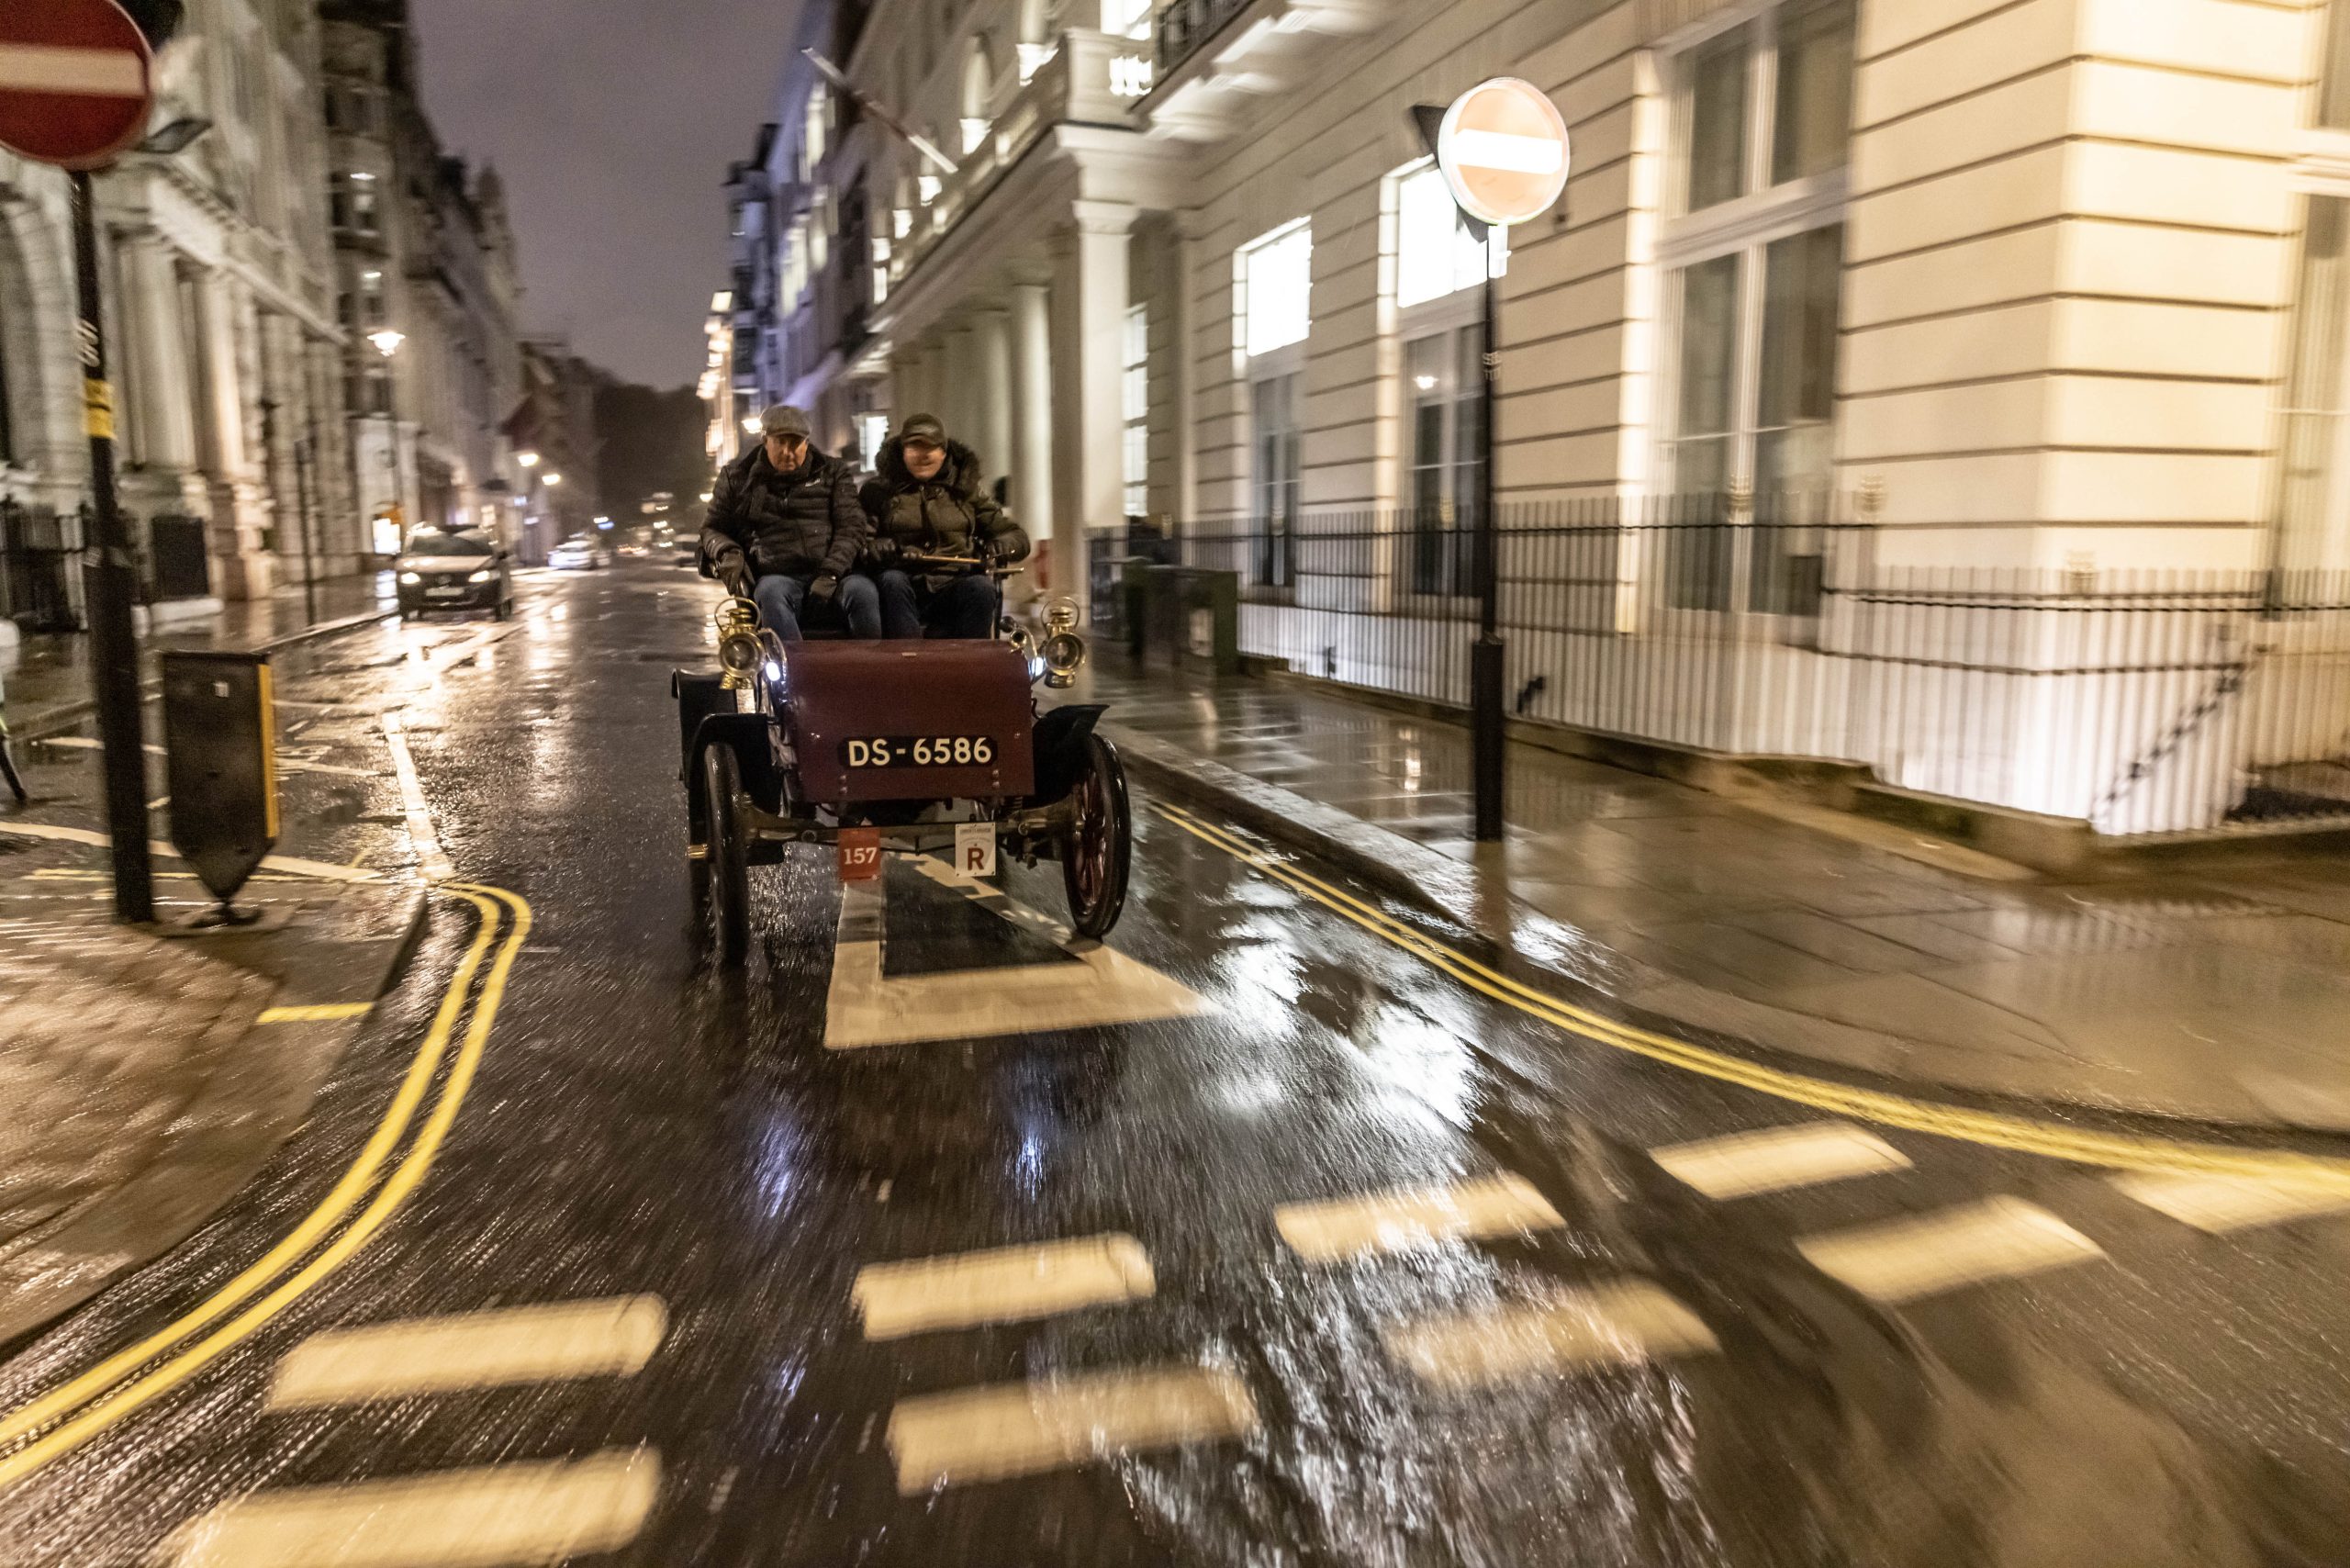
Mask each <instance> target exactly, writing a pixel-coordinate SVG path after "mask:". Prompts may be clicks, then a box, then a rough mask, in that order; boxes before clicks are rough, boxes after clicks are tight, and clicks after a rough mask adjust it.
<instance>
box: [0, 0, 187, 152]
mask: <svg viewBox="0 0 2350 1568" xmlns="http://www.w3.org/2000/svg"><path fill="white" fill-rule="evenodd" d="M150 64H151V57H150V55H149V53H148V50H147V39H145V38H144V37H143V36H142V35H141V34H140V31H139V26H138V24H137V23H135V22H133V21H132V20H131V19H130V17H129V15H128V14H127V13H126V12H125V11H124V10H123V8H122V7H121V6H117V5H116V4H115V0H0V147H6V148H7V149H8V150H9V151H13V152H17V153H21V154H23V155H24V156H25V157H27V158H30V159H32V160H33V161H34V162H39V163H54V164H57V165H58V166H60V167H61V168H66V169H95V168H97V167H98V166H100V165H101V164H104V163H106V162H109V161H110V160H112V159H113V157H114V156H115V154H117V153H118V152H120V151H123V149H125V148H127V147H129V146H130V145H131V144H132V143H134V142H136V141H137V140H139V138H140V134H141V133H142V132H144V131H145V129H146V128H147V113H148V109H149V107H150V106H151V105H152V103H153V101H154V88H153V85H152V84H151V80H150V77H149V66H150Z"/></svg>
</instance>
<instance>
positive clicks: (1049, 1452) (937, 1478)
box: [890, 1367, 1258, 1495]
mask: <svg viewBox="0 0 2350 1568" xmlns="http://www.w3.org/2000/svg"><path fill="white" fill-rule="evenodd" d="M1257 1426H1258V1417H1257V1405H1256V1402H1255V1401H1254V1400H1253V1399H1251V1398H1250V1397H1249V1396H1248V1387H1247V1385H1246V1384H1244V1383H1242V1382H1241V1381H1240V1379H1239V1377H1238V1376H1237V1374H1235V1373H1233V1372H1228V1371H1226V1370H1225V1369H1223V1368H1221V1367H1181V1368H1168V1369H1156V1370H1150V1371H1136V1372H1111V1373H1106V1374H1102V1375H1098V1376H1091V1377H1081V1378H1071V1379H1069V1380H1067V1381H1062V1382H1046V1383H1001V1384H997V1385H995V1386H992V1387H986V1388H974V1389H966V1390H964V1391H962V1392H960V1393H956V1394H931V1395H928V1396H926V1397H923V1398H919V1399H908V1400H904V1401H901V1403H900V1404H899V1405H898V1407H897V1408H896V1409H895V1410H893V1411H891V1412H890V1454H891V1456H892V1457H893V1458H894V1459H895V1460H896V1461H897V1466H898V1490H899V1491H900V1492H901V1493H902V1494H906V1495H912V1494H914V1493H919V1492H927V1491H930V1490H932V1489H934V1488H936V1487H942V1486H959V1485H963V1484H968V1483H971V1482H977V1481H998V1480H1002V1479H1005V1478H1007V1477H1010V1476H1015V1475H1034V1474H1037V1473H1042V1472H1045V1471H1051V1470H1060V1469H1065V1468H1067V1467H1069V1466H1071V1465H1078V1464H1084V1463H1087V1462H1090V1461H1092V1460H1097V1459H1106V1458H1109V1457H1110V1456H1112V1455H1114V1454H1119V1453H1124V1452H1127V1451H1130V1450H1138V1449H1153V1448H1170V1447H1175V1446H1178V1445H1182V1444H1190V1443H1202V1442H1212V1441H1216V1440H1219V1439H1228V1438H1237V1437H1245V1436H1247V1435H1248V1434H1249V1433H1251V1432H1253V1431H1255V1430H1256V1429H1257Z"/></svg>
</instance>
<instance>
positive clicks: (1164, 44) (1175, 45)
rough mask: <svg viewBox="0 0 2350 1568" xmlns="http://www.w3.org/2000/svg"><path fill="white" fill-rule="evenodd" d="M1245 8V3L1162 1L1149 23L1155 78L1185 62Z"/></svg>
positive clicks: (1235, 0) (1236, 0) (1242, 0)
mask: <svg viewBox="0 0 2350 1568" xmlns="http://www.w3.org/2000/svg"><path fill="white" fill-rule="evenodd" d="M1248 6H1249V0H1166V4H1164V5H1163V6H1160V8H1159V12H1158V17H1156V18H1155V19H1154V23H1153V26H1154V28H1155V32H1156V37H1157V42H1156V44H1155V45H1154V49H1153V52H1154V54H1155V55H1156V56H1157V60H1158V74H1159V75H1160V76H1162V77H1163V76H1165V75H1166V74H1167V73H1169V72H1170V71H1172V70H1174V69H1175V67H1177V66H1178V65H1181V63H1182V62H1184V61H1186V60H1189V59H1190V58H1191V57H1192V55H1193V54H1195V53H1197V52H1198V51H1199V49H1200V46H1201V45H1203V44H1204V43H1206V42H1207V41H1208V39H1212V38H1214V37H1215V35H1216V33H1217V32H1218V31H1219V30H1220V29H1221V28H1223V27H1224V25H1225V23H1226V22H1229V21H1231V20H1232V18H1233V17H1237V16H1238V15H1240V13H1241V12H1243V11H1245V10H1247V9H1248Z"/></svg>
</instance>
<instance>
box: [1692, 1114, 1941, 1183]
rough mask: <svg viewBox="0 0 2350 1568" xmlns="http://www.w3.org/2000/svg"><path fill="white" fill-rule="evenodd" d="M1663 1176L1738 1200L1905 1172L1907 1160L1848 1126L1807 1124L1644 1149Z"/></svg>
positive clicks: (1850, 1125) (1847, 1124)
mask: <svg viewBox="0 0 2350 1568" xmlns="http://www.w3.org/2000/svg"><path fill="white" fill-rule="evenodd" d="M1649 1158H1650V1159H1653V1160H1655V1161H1656V1162H1657V1163H1658V1164H1659V1165H1661V1166H1662V1167H1663V1168H1664V1170H1665V1171H1666V1173H1667V1174H1669V1175H1671V1176H1673V1177H1674V1178H1676V1179H1677V1180H1679V1181H1682V1182H1686V1183H1688V1184H1689V1185H1690V1186H1692V1187H1695V1188H1696V1189H1697V1191H1699V1192H1701V1193H1705V1194H1706V1196H1707V1197H1709V1198H1743V1197H1748V1196H1751V1195H1752V1194H1754V1193H1781V1192H1785V1191H1787V1190H1789V1189H1790V1188H1795V1187H1814V1186H1818V1185H1819V1184H1820V1183H1822V1182H1841V1181H1844V1180H1846V1179H1847V1178H1850V1177H1853V1176H1874V1175H1876V1174H1878V1173H1879V1172H1881V1171H1886V1170H1908V1169H1909V1157H1908V1155H1906V1154H1904V1153H1902V1152H1901V1151H1900V1150H1899V1149H1897V1148H1894V1147H1893V1146H1892V1145H1891V1144H1889V1143H1887V1142H1886V1141H1885V1140H1884V1139H1883V1138H1881V1137H1877V1136H1876V1135H1875V1134H1874V1133H1872V1132H1867V1131H1864V1130H1863V1129H1862V1128H1860V1127H1856V1126H1852V1124H1851V1123H1849V1122H1807V1123H1805V1124H1804V1125H1803V1126H1793V1127H1772V1128H1770V1129H1768V1130H1766V1131H1763V1132H1754V1133H1738V1134H1734V1135H1732V1136H1731V1137H1717V1138H1707V1139H1705V1140H1704V1141H1703V1142H1699V1143H1677V1144H1673V1145H1670V1146H1669V1147H1667V1148H1652V1149H1651V1150H1649Z"/></svg>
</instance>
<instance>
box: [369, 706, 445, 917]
mask: <svg viewBox="0 0 2350 1568" xmlns="http://www.w3.org/2000/svg"><path fill="white" fill-rule="evenodd" d="M384 739H385V741H386V743H387V744H388V745H390V746H391V748H392V776H393V777H394V778H397V779H398V780H399V786H400V802H401V807H402V809H403V810H404V811H406V812H407V813H408V839H409V841H410V842H411V843H413V844H414V845H415V846H416V858H417V864H418V865H419V866H420V868H422V869H423V872H424V878H425V880H427V881H430V882H446V881H449V880H451V879H453V878H454V877H455V876H456V874H457V868H455V867H454V866H452V865H451V864H450V863H449V857H448V856H447V855H445V854H443V853H442V849H441V835H440V834H437V833H435V832H434V831H433V829H432V808H431V806H430V805H428V804H426V802H425V799H424V785H423V782H422V781H421V780H420V779H419V778H417V776H416V758H415V757H413V756H409V755H408V734H407V732H406V731H405V730H404V729H403V728H402V726H401V724H400V716H399V715H398V714H397V713H389V712H387V713H386V714H385V715H384Z"/></svg>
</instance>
